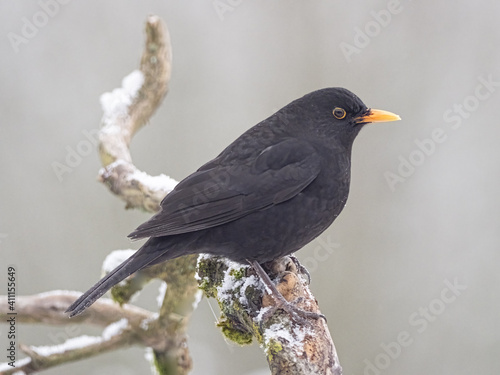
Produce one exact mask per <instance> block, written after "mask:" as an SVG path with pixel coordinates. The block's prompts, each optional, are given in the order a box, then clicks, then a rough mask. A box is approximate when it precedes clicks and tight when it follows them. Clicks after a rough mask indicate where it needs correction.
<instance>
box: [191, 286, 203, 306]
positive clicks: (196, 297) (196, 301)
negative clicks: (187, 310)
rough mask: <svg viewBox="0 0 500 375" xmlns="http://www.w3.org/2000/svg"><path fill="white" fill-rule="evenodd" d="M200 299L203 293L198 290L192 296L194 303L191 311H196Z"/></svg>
mask: <svg viewBox="0 0 500 375" xmlns="http://www.w3.org/2000/svg"><path fill="white" fill-rule="evenodd" d="M202 298H203V291H202V290H201V289H198V290H197V291H196V293H195V294H194V301H193V304H192V306H193V310H196V308H197V307H198V305H199V304H200V301H201V299H202Z"/></svg>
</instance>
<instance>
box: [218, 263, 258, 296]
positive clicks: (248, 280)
mask: <svg viewBox="0 0 500 375" xmlns="http://www.w3.org/2000/svg"><path fill="white" fill-rule="evenodd" d="M225 263H226V265H227V266H228V268H227V270H226V271H225V272H224V279H223V280H222V285H221V286H220V287H217V295H218V296H219V298H221V299H223V300H228V299H231V298H233V293H234V292H235V291H238V292H239V295H237V296H235V297H236V298H238V299H239V301H240V303H241V304H242V305H243V306H248V300H247V298H246V296H245V290H246V288H248V287H249V286H255V287H259V286H260V279H259V278H258V277H256V276H255V275H251V276H249V277H243V278H241V279H236V277H234V276H233V275H231V273H233V272H234V271H236V272H241V271H242V270H243V269H246V268H248V267H249V266H245V265H243V264H241V263H237V262H233V261H231V260H228V259H226V260H225Z"/></svg>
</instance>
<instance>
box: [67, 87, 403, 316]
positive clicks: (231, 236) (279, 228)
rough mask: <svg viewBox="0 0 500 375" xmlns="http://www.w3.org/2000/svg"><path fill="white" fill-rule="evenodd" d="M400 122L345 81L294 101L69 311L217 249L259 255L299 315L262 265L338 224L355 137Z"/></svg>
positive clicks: (143, 230) (198, 178)
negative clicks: (145, 271) (160, 267)
mask: <svg viewBox="0 0 500 375" xmlns="http://www.w3.org/2000/svg"><path fill="white" fill-rule="evenodd" d="M395 120H400V117H399V116H398V115H395V114H393V113H390V112H387V111H382V110H376V109H369V108H367V106H366V105H365V104H363V102H362V101H361V100H360V99H359V98H358V97H357V96H356V95H354V94H353V93H351V92H350V91H349V90H346V89H344V88H325V89H321V90H318V91H314V92H312V93H309V94H307V95H305V96H303V97H302V98H299V99H297V100H295V101H293V102H291V103H290V104H288V105H287V106H285V107H283V108H282V109H280V110H279V111H277V112H276V113H274V114H273V115H272V116H270V117H269V118H267V119H265V120H264V121H262V122H260V123H259V124H257V125H255V126H254V127H252V128H250V129H249V130H248V131H246V132H245V133H243V134H242V135H241V136H240V137H239V138H237V139H236V140H235V141H234V142H233V143H231V144H230V145H229V146H228V147H227V148H226V149H225V150H224V151H222V153H221V154H220V155H219V156H217V157H216V158H215V159H213V160H211V161H209V162H208V163H206V164H205V165H203V166H202V167H201V168H199V169H198V170H197V171H196V172H194V173H193V174H191V175H189V176H188V177H186V178H185V179H184V180H182V181H181V182H180V183H179V184H178V185H177V186H176V187H175V189H174V190H173V191H172V192H171V193H169V194H168V195H167V196H166V197H165V198H164V199H163V201H162V202H161V209H160V211H159V212H158V213H157V214H156V215H154V216H153V217H151V219H149V220H148V221H146V222H145V223H144V224H142V225H140V226H139V227H138V228H137V229H136V230H135V231H133V232H132V233H131V234H130V235H129V237H130V238H132V239H138V238H147V237H149V239H148V240H147V241H146V243H145V244H144V245H143V246H142V247H141V248H140V249H139V250H138V251H137V252H136V253H135V254H133V255H132V256H131V257H130V258H128V259H127V260H125V261H124V262H123V263H122V264H120V265H119V266H118V267H116V268H115V269H114V270H113V271H111V272H110V273H109V274H108V275H106V276H105V277H104V278H102V279H101V280H100V281H99V282H98V283H97V284H95V285H94V286H93V287H92V288H90V289H89V290H88V291H87V292H85V294H83V295H82V296H81V297H80V298H78V299H77V300H76V301H75V302H74V303H73V304H72V305H71V306H70V307H69V308H68V310H67V311H66V312H68V313H69V314H70V316H75V315H78V314H80V313H82V312H83V311H84V310H85V309H86V308H88V307H89V306H90V305H91V304H92V303H94V302H95V301H96V300H97V299H98V298H99V297H101V296H102V295H103V294H104V293H105V292H106V291H107V290H108V289H110V288H111V287H112V286H113V285H115V284H117V283H119V282H120V281H122V280H123V279H125V278H126V277H127V276H129V275H131V274H132V273H134V272H136V271H138V270H140V269H142V268H145V267H150V266H152V265H154V264H158V263H160V262H164V261H167V260H169V259H173V258H176V257H179V256H182V255H186V254H194V253H208V254H213V255H219V256H224V257H227V258H229V259H231V260H233V261H236V262H240V263H249V264H250V265H251V266H252V267H253V268H254V269H255V270H256V272H257V274H258V275H259V276H260V278H261V279H262V281H263V282H264V283H265V284H266V285H267V286H268V288H270V289H271V291H272V293H271V295H272V296H273V295H274V296H273V298H274V299H275V301H276V303H277V306H278V307H280V308H283V309H285V310H286V311H289V312H291V313H293V312H294V311H295V310H294V308H293V307H290V304H289V303H287V302H286V300H284V298H283V297H282V296H281V294H280V293H279V292H278V290H277V289H276V288H275V286H274V284H273V283H272V282H271V280H270V278H269V276H268V275H267V274H266V272H265V271H264V270H263V269H262V267H261V266H260V264H261V263H265V262H268V261H272V260H274V259H277V258H279V257H282V256H285V255H289V254H291V253H293V252H295V251H297V250H299V249H300V248H302V247H303V246H304V245H306V244H307V243H309V242H311V241H312V240H313V239H314V238H316V237H317V236H318V235H319V234H321V233H322V232H323V231H324V230H325V229H326V228H328V227H329V226H330V224H332V222H333V221H334V220H335V218H336V217H337V216H338V215H339V214H340V212H341V211H342V209H343V208H344V205H345V204H346V201H347V196H348V193H349V184H350V169H351V149H352V145H353V141H354V138H356V136H357V135H358V133H359V131H360V130H361V128H362V127H363V125H365V124H367V123H371V122H385V121H395ZM304 314H305V316H310V317H314V318H317V317H318V316H317V314H313V313H307V312H305V313H304ZM304 314H303V315H304Z"/></svg>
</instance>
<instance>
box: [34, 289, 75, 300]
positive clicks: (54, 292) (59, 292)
mask: <svg viewBox="0 0 500 375" xmlns="http://www.w3.org/2000/svg"><path fill="white" fill-rule="evenodd" d="M81 295H82V293H81V292H75V291H71V290H51V291H49V292H42V293H38V294H36V296H37V297H40V298H45V297H57V296H71V297H80V296H81Z"/></svg>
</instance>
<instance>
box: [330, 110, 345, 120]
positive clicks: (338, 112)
mask: <svg viewBox="0 0 500 375" xmlns="http://www.w3.org/2000/svg"><path fill="white" fill-rule="evenodd" d="M333 115H334V116H335V118H336V119H339V120H342V119H343V118H344V117H345V115H346V113H345V109H343V108H340V107H336V108H335V109H334V110H333Z"/></svg>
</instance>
